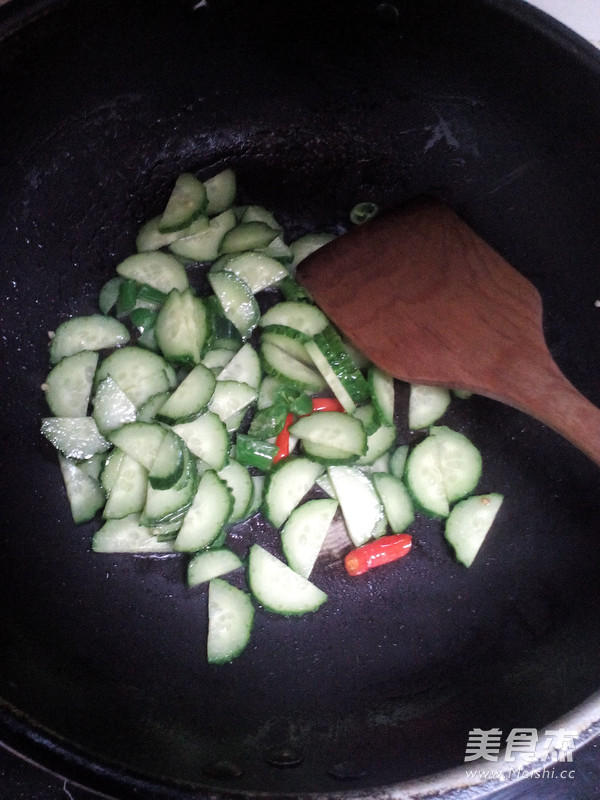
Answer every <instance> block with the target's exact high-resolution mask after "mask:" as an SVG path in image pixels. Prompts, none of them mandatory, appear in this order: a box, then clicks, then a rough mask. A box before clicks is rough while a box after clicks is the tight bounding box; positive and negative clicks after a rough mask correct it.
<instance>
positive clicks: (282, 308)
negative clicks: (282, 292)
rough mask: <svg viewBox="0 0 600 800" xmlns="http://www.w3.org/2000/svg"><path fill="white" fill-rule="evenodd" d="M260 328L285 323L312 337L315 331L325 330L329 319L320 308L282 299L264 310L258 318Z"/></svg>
mask: <svg viewBox="0 0 600 800" xmlns="http://www.w3.org/2000/svg"><path fill="white" fill-rule="evenodd" d="M260 325H261V327H262V328H268V326H269V325H285V326H286V327H288V328H294V329H295V330H297V331H300V332H301V333H304V334H305V335H306V336H308V337H309V338H313V337H314V336H315V335H316V334H317V333H321V331H323V330H325V328H326V327H327V326H328V325H329V320H328V319H327V317H326V316H325V314H323V312H322V311H321V309H320V308H317V306H314V305H311V304H310V303H302V302H299V301H298V302H295V301H293V300H284V301H282V302H281V303H277V304H276V305H274V306H271V308H270V309H269V310H268V311H266V312H265V313H264V314H263V315H262V317H261V320H260Z"/></svg>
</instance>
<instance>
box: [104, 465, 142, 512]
mask: <svg viewBox="0 0 600 800" xmlns="http://www.w3.org/2000/svg"><path fill="white" fill-rule="evenodd" d="M147 491H148V472H147V470H146V469H145V468H144V467H143V466H142V465H141V464H140V463H139V461H136V459H134V458H132V457H131V456H128V455H127V454H126V453H124V454H123V458H121V460H120V461H119V467H118V469H117V473H116V475H115V478H114V481H113V484H112V487H111V489H110V491H109V493H108V497H107V499H106V505H105V506H104V510H103V511H102V516H103V517H104V519H123V517H128V516H129V515H130V514H136V513H137V514H139V513H140V512H141V511H142V509H143V508H144V505H145V503H146V493H147Z"/></svg>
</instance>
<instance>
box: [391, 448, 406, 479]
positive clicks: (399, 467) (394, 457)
mask: <svg viewBox="0 0 600 800" xmlns="http://www.w3.org/2000/svg"><path fill="white" fill-rule="evenodd" d="M407 458H408V445H407V444H401V445H400V446H399V447H397V448H396V449H395V450H394V451H393V452H391V453H390V462H389V467H388V472H391V473H392V475H395V476H396V477H397V478H403V477H404V473H405V470H406V459H407Z"/></svg>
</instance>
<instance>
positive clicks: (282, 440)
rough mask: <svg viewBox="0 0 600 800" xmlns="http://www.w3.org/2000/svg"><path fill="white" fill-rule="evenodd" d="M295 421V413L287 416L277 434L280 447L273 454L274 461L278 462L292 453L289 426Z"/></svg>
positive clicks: (277, 443)
mask: <svg viewBox="0 0 600 800" xmlns="http://www.w3.org/2000/svg"><path fill="white" fill-rule="evenodd" d="M293 421H294V415H293V414H288V415H287V417H286V418H285V423H284V425H283V428H282V429H281V431H280V432H279V433H278V434H277V438H276V439H275V444H276V445H277V447H278V448H279V449H278V450H277V453H276V454H275V455H274V456H273V463H274V464H276V463H277V462H278V461H281V459H282V458H287V456H289V454H290V431H289V427H290V425H291V424H292V423H293Z"/></svg>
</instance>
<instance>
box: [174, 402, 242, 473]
mask: <svg viewBox="0 0 600 800" xmlns="http://www.w3.org/2000/svg"><path fill="white" fill-rule="evenodd" d="M173 430H174V431H175V433H176V434H177V435H178V436H181V438H182V439H183V441H184V442H185V443H186V444H187V446H188V448H189V449H190V450H191V451H192V453H193V454H194V455H195V456H197V457H198V458H201V459H202V461H205V462H206V463H207V464H208V466H209V467H212V469H215V470H219V469H222V468H223V467H224V466H225V464H226V462H227V457H228V453H229V447H230V441H229V434H228V433H227V428H226V427H225V425H224V424H223V422H222V421H221V419H220V418H219V417H218V416H217V414H213V412H212V411H205V412H204V413H203V414H201V415H200V416H199V417H197V418H196V419H195V420H192V421H191V422H182V423H180V424H178V425H174V426H173Z"/></svg>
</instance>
